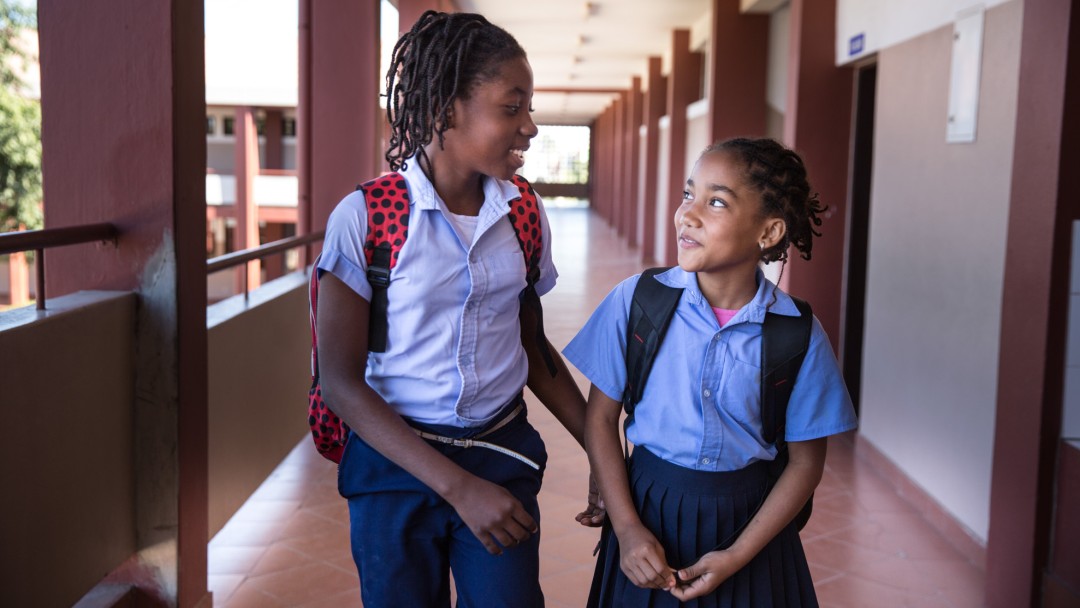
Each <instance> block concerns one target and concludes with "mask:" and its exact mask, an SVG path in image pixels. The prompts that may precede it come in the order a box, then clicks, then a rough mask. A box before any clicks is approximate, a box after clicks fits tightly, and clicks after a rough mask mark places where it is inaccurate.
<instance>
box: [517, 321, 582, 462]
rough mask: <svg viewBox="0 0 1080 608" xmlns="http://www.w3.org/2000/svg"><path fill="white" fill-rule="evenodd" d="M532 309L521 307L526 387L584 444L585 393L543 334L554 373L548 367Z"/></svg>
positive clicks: (579, 442) (580, 443)
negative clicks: (527, 377) (526, 372)
mask: <svg viewBox="0 0 1080 608" xmlns="http://www.w3.org/2000/svg"><path fill="white" fill-rule="evenodd" d="M536 322H537V319H536V313H535V312H534V311H533V310H532V309H530V308H529V307H528V306H522V307H521V345H522V346H523V347H524V348H525V354H526V355H528V357H529V379H528V380H527V381H526V384H527V385H528V387H529V390H531V391H532V392H533V394H534V395H536V397H537V398H538V399H539V400H540V402H541V403H543V404H544V407H546V408H548V409H549V410H551V413H552V414H554V415H555V418H556V419H558V421H559V422H560V423H562V425H563V426H564V427H566V430H568V431H570V434H571V435H573V436H574V439H575V440H576V441H577V442H578V445H580V446H581V447H582V449H584V448H585V397H583V396H582V395H581V391H580V390H579V389H578V386H577V384H576V383H575V382H574V379H573V378H572V377H571V376H570V370H568V369H567V368H566V363H565V362H564V361H563V359H562V356H561V355H560V354H559V351H557V350H555V347H554V346H552V345H551V342H549V341H547V339H546V338H545V343H546V346H547V348H548V351H549V352H550V353H551V357H552V359H553V360H554V362H555V370H556V373H555V376H554V377H552V375H551V372H550V371H548V368H547V363H545V361H544V357H543V356H542V355H541V353H540V344H538V343H537V341H536V331H535V328H536Z"/></svg>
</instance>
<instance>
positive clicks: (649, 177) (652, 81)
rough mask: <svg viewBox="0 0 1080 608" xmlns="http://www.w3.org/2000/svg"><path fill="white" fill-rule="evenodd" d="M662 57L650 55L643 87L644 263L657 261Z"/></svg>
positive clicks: (664, 95) (664, 102)
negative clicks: (644, 89) (644, 88)
mask: <svg viewBox="0 0 1080 608" xmlns="http://www.w3.org/2000/svg"><path fill="white" fill-rule="evenodd" d="M662 64H663V61H662V60H661V58H660V57H649V67H648V73H647V74H646V76H645V78H646V91H645V95H644V99H643V100H642V104H643V106H644V108H643V116H642V120H643V122H644V124H645V149H644V150H643V151H642V154H643V155H644V157H645V166H644V167H643V170H644V171H645V179H644V184H645V192H644V193H642V197H641V202H642V205H641V238H642V241H641V258H642V262H644V263H645V264H649V265H652V264H654V263H655V262H656V258H657V253H656V204H657V203H656V201H657V199H658V198H659V197H658V195H659V193H658V192H657V189H656V187H657V183H656V182H657V172H656V168H657V164H658V163H659V160H658V159H659V156H660V117H661V116H663V115H664V112H665V109H666V105H667V83H665V82H664V75H663V74H662V73H661V70H662Z"/></svg>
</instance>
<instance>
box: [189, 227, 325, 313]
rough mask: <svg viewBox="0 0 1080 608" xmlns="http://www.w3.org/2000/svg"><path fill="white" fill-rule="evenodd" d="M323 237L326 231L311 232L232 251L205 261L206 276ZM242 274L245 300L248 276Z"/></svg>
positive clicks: (315, 241)
mask: <svg viewBox="0 0 1080 608" xmlns="http://www.w3.org/2000/svg"><path fill="white" fill-rule="evenodd" d="M324 236H326V231H325V230H319V231H318V232H312V233H309V234H303V235H300V236H293V237H289V238H287V239H281V240H278V241H272V242H270V243H266V244H265V245H260V246H258V247H252V248H251V249H244V250H241V251H234V252H232V253H226V254H225V255H220V256H218V257H216V258H210V259H209V260H207V261H206V274H208V275H209V274H211V273H214V272H218V271H221V270H228V269H229V268H235V267H236V266H240V265H242V264H247V263H248V262H253V261H256V260H261V259H262V258H264V257H267V256H270V255H274V254H275V253H281V252H283V251H288V250H289V249H295V248H297V247H305V246H307V245H310V244H311V243H317V242H319V241H321V240H323V237H324ZM310 257H311V256H310V255H306V256H305V260H306V259H308V258H310ZM242 274H243V275H244V299H245V300H246V299H247V297H248V293H249V291H250V290H249V289H248V274H247V273H246V272H244V273H242Z"/></svg>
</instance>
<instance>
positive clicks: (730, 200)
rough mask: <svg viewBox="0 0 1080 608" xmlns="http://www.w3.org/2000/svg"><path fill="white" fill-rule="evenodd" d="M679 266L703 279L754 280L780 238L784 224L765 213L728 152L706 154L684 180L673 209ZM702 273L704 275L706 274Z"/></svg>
mask: <svg viewBox="0 0 1080 608" xmlns="http://www.w3.org/2000/svg"><path fill="white" fill-rule="evenodd" d="M675 233H676V238H677V239H678V241H677V243H678V253H679V266H680V267H681V268H682V269H683V270H685V271H687V272H697V273H699V282H700V281H701V280H702V279H706V280H725V281H726V280H729V279H734V280H737V281H743V282H745V281H746V280H747V279H748V278H749V279H752V278H753V276H754V272H755V269H756V267H757V263H758V261H759V260H760V259H761V251H762V246H764V248H765V249H768V248H769V247H771V246H772V245H774V244H776V243H777V242H779V239H780V238H781V237H782V236H783V233H784V222H783V220H781V219H779V218H770V217H767V216H765V215H764V213H763V208H762V204H761V195H760V193H759V192H758V191H757V190H756V189H754V188H753V187H752V186H751V185H750V184H749V183H747V181H746V179H745V177H744V167H743V166H742V164H741V163H740V162H739V160H738V159H737V158H736V157H735V156H734V155H733V154H731V153H730V152H725V151H717V152H709V153H707V154H704V155H703V156H702V157H701V158H700V159H698V161H697V163H696V164H695V165H694V171H693V173H692V174H691V175H690V179H688V180H686V190H685V191H684V192H683V202H682V205H680V206H679V209H678V210H677V211H676V212H675ZM703 275H704V276H703Z"/></svg>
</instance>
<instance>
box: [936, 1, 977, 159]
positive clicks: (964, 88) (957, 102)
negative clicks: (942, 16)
mask: <svg viewBox="0 0 1080 608" xmlns="http://www.w3.org/2000/svg"><path fill="white" fill-rule="evenodd" d="M983 14H984V11H983V8H982V6H977V7H975V8H972V9H969V10H967V11H964V12H963V13H961V14H960V15H959V16H958V17H957V19H956V25H955V26H953V47H952V69H951V70H950V72H949V115H948V119H947V121H946V128H945V141H947V142H949V143H970V142H973V141H975V125H976V123H977V122H978V115H979V70H980V68H981V66H982V46H983V44H982V40H983Z"/></svg>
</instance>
